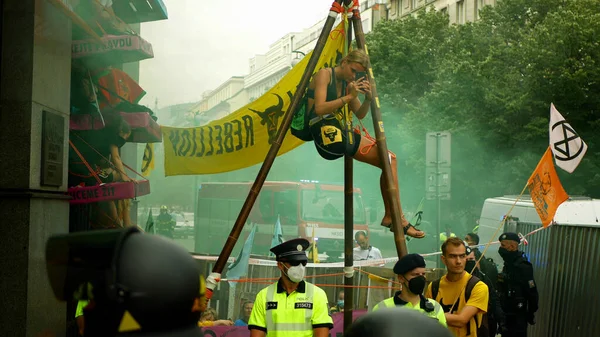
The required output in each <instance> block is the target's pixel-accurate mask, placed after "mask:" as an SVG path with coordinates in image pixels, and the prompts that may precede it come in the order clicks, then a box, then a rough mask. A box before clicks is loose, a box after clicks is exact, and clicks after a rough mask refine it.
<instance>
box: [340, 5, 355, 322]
mask: <svg viewBox="0 0 600 337" xmlns="http://www.w3.org/2000/svg"><path fill="white" fill-rule="evenodd" d="M351 5H352V0H344V6H345V7H347V8H350V6H351ZM346 24H347V25H348V26H347V27H345V28H346V31H347V40H346V47H347V48H346V49H348V48H350V46H351V44H352V23H351V22H350V20H348V22H346ZM346 51H347V50H346ZM342 90H345V88H342ZM345 94H346V92H345V91H343V92H342V95H345ZM346 109H348V114H347V115H346V119H347V120H346V130H345V132H346V135H347V136H348V141H350V140H351V139H353V138H351V137H352V136H353V135H352V124H351V121H352V112H351V111H349V109H350V107H349V106H346ZM353 161H354V159H353V158H352V156H349V155H347V154H346V155H345V156H344V267H345V268H344V269H345V270H344V272H345V275H344V331H345V330H346V329H347V328H348V327H349V326H350V325H351V324H352V308H353V306H354V288H353V287H352V286H353V285H354V270H353V264H354V256H353V248H354V247H353V246H354V245H353V243H354V241H353V240H354V182H353V180H354V167H353Z"/></svg>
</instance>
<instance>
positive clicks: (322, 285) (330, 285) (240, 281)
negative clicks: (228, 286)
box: [228, 279, 397, 289]
mask: <svg viewBox="0 0 600 337" xmlns="http://www.w3.org/2000/svg"><path fill="white" fill-rule="evenodd" d="M245 280H246V279H240V280H228V281H229V282H238V283H247V281H245ZM252 283H256V284H272V283H273V282H267V281H261V282H252ZM314 285H316V286H317V287H341V288H363V289H364V288H369V289H371V288H372V289H397V287H389V286H355V285H352V286H347V285H343V284H328V283H315V284H314Z"/></svg>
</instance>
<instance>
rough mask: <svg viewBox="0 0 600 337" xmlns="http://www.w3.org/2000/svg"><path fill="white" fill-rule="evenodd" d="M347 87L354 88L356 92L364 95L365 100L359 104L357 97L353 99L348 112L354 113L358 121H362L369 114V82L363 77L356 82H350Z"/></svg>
mask: <svg viewBox="0 0 600 337" xmlns="http://www.w3.org/2000/svg"><path fill="white" fill-rule="evenodd" d="M348 87H349V88H350V87H353V88H355V89H356V90H357V91H358V92H361V93H363V94H365V100H364V101H363V102H362V104H361V103H360V100H359V99H358V97H354V98H353V99H352V101H351V102H350V105H349V106H350V110H352V111H353V112H354V114H355V115H356V117H358V119H363V118H365V116H366V115H367V113H369V108H370V107H371V84H370V83H369V80H367V79H365V78H364V77H362V78H360V79H359V80H358V81H355V82H352V83H350V84H349V85H348Z"/></svg>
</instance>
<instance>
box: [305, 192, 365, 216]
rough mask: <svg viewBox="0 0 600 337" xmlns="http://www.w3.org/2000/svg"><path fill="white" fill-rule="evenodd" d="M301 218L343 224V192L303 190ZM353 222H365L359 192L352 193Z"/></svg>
mask: <svg viewBox="0 0 600 337" xmlns="http://www.w3.org/2000/svg"><path fill="white" fill-rule="evenodd" d="M302 219H303V220H305V221H319V222H323V223H329V224H343V223H344V192H343V191H327V190H320V189H315V190H303V191H302ZM354 223H355V224H365V223H366V219H365V209H364V207H363V203H362V198H361V197H360V195H359V194H354Z"/></svg>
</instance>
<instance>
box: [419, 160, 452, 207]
mask: <svg viewBox="0 0 600 337" xmlns="http://www.w3.org/2000/svg"><path fill="white" fill-rule="evenodd" d="M436 169H437V168H436V167H426V168H425V196H426V198H427V200H434V199H435V198H436V197H437V193H439V194H440V198H441V199H442V200H450V168H449V167H440V168H439V171H437V170H436ZM436 176H437V177H436ZM438 177H439V179H438ZM438 184H439V191H438V189H437V187H438Z"/></svg>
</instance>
